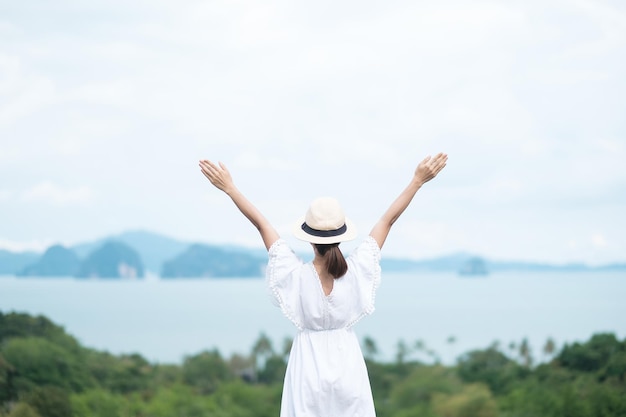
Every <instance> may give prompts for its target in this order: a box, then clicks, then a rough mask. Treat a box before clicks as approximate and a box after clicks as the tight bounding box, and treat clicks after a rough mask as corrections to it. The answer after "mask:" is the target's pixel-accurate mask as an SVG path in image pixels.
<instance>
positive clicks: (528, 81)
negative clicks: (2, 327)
mask: <svg viewBox="0 0 626 417" xmlns="http://www.w3.org/2000/svg"><path fill="white" fill-rule="evenodd" d="M624 115H626V4H625V3H624V2H622V1H621V0H613V1H610V0H562V1H561V0H541V1H539V0H529V1H525V2H501V1H472V2H467V1H447V0H443V1H434V0H432V1H431V0H424V1H399V0H390V1H385V2H380V1H379V2H374V1H351V0H348V1H343V2H336V1H327V0H320V1H316V2H297V1H287V0H269V1H263V2H260V1H246V0H241V1H223V0H214V1H187V0H183V1H177V2H173V1H163V0H150V1H147V0H139V1H133V2H128V1H121V0H106V1H105V0H93V1H88V2H86V1H77V0H59V1H55V2H49V1H36V0H24V1H19V2H17V1H12V2H2V3H0V247H1V248H5V249H10V250H14V251H22V250H44V249H45V248H46V247H47V246H48V245H51V244H53V243H57V242H60V243H63V244H66V245H71V244H76V243H80V242H85V241H90V240H94V239H98V238H102V237H105V236H109V235H113V234H118V233H121V232H123V231H127V230H149V231H153V232H157V233H163V234H166V235H168V236H171V237H173V238H176V239H181V240H186V241H195V242H207V243H228V244H237V245H245V246H249V247H261V246H262V242H261V240H260V238H259V236H258V234H257V232H256V230H255V229H254V228H253V227H252V226H251V225H250V224H249V223H247V221H246V220H245V219H244V218H243V216H241V214H240V213H238V212H237V210H236V209H235V207H234V205H233V204H232V202H231V201H230V200H229V199H228V197H227V196H226V195H224V194H222V193H221V192H219V191H218V190H216V189H215V188H213V187H212V186H211V185H210V183H209V182H208V181H207V180H206V179H205V178H204V177H203V176H202V175H201V173H200V171H199V169H198V160H199V159H201V158H207V159H211V160H216V161H217V160H221V161H223V162H224V163H225V164H226V165H227V166H228V167H229V169H230V171H231V173H232V175H233V177H234V179H235V182H236V184H237V186H238V187H239V188H240V189H241V190H242V191H243V192H244V194H246V196H247V197H248V198H249V199H250V200H251V201H252V202H253V203H254V204H255V205H256V206H257V207H258V208H259V209H260V210H261V211H262V212H263V213H264V214H265V216H266V217H267V218H268V219H269V220H270V221H271V222H272V223H273V224H274V225H275V227H276V228H277V230H278V231H279V232H280V233H281V235H282V236H284V237H285V238H286V239H288V241H290V242H292V243H293V245H294V247H295V248H296V249H303V248H304V249H305V248H306V244H303V243H299V242H297V241H295V240H294V239H293V238H292V237H291V236H290V230H291V227H292V226H293V224H294V222H295V221H296V220H297V219H298V218H300V217H301V216H302V215H303V214H304V212H305V211H306V209H307V207H308V204H309V203H310V201H311V200H312V199H313V198H315V197H318V196H323V195H329V196H334V197H336V198H338V199H339V200H340V201H341V203H342V205H343V207H344V210H345V212H346V214H347V216H348V217H350V218H351V219H352V220H353V221H354V222H355V223H356V224H357V226H358V227H359V232H360V238H363V237H364V236H366V235H367V233H368V232H369V230H370V228H371V227H372V226H373V224H374V223H375V222H376V221H377V220H378V218H379V217H380V216H381V215H382V213H383V212H384V210H386V208H387V207H388V206H389V204H390V203H391V202H392V201H393V199H394V198H395V197H396V196H397V195H398V194H399V193H400V192H401V191H402V189H403V188H404V187H405V186H406V185H407V184H408V182H409V181H410V179H411V177H412V175H413V172H414V169H415V167H416V166H417V164H418V163H419V161H421V160H422V159H423V158H424V157H425V156H426V155H432V154H434V153H437V152H440V151H443V152H446V153H447V154H448V156H449V161H448V166H447V167H446V168H445V169H444V170H443V171H442V172H441V173H440V175H439V176H438V177H437V178H435V179H434V180H433V181H432V182H429V183H427V184H426V185H425V186H424V187H423V188H422V189H421V190H420V191H419V192H418V194H417V195H416V197H415V199H414V201H413V202H412V204H411V206H410V207H409V208H408V209H407V211H406V212H405V213H404V214H403V216H402V217H401V218H400V220H399V221H398V222H397V223H396V225H395V226H394V229H393V230H392V232H391V235H390V237H389V239H388V241H387V243H386V244H385V247H384V249H383V255H385V256H390V257H391V256H393V257H410V258H415V259H425V258H431V257H435V256H440V255H446V254H450V253H454V252H458V251H463V252H470V253H473V254H478V255H482V256H485V257H488V258H490V259H495V260H529V261H541V262H551V263H567V262H585V263H588V264H591V265H600V264H606V263H612V262H626V220H625V218H626V215H625V213H626V163H625V162H624V161H625V160H626V117H625V116H624ZM351 244H356V242H355V243H348V244H345V245H346V246H345V247H346V249H349V248H350V247H351V246H350V245H351ZM302 245H304V246H302Z"/></svg>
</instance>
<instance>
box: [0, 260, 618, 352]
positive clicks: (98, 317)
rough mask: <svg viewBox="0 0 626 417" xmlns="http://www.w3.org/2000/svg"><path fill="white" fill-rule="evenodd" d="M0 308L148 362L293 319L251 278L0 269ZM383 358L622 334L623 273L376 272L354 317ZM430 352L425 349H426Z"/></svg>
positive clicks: (285, 331)
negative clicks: (369, 306)
mask: <svg viewBox="0 0 626 417" xmlns="http://www.w3.org/2000/svg"><path fill="white" fill-rule="evenodd" d="M0 311H2V312H3V313H8V312H10V311H17V312H25V313H29V314H32V315H38V314H43V315H45V316H47V317H48V318H50V319H51V320H52V321H54V322H55V323H57V324H59V325H61V326H63V327H64V328H65V329H66V331H67V332H69V333H70V334H72V335H73V336H75V337H76V338H77V339H78V340H79V341H80V342H81V343H82V344H83V345H85V346H88V347H91V348H95V349H98V350H105V351H109V352H111V353H114V354H120V353H139V354H141V355H143V356H144V357H145V358H146V359H148V360H150V361H151V362H155V363H181V362H182V360H183V359H184V357H185V356H186V355H193V354H197V353H200V352H201V351H203V350H212V349H218V350H219V352H220V353H221V354H222V355H223V356H224V357H229V356H230V355H232V354H233V353H239V354H248V353H250V351H251V349H252V346H253V344H254V342H255V341H256V340H257V338H258V337H259V335H260V334H261V333H265V334H266V335H267V336H268V337H269V338H270V339H271V340H272V342H273V344H274V348H275V349H276V350H277V351H280V350H282V347H283V343H284V340H285V339H286V338H290V337H293V336H294V335H295V333H296V329H295V327H293V325H291V323H290V322H289V321H288V320H287V319H286V318H284V317H283V315H282V313H281V312H280V310H279V309H278V308H277V307H275V306H274V305H273V304H272V303H271V302H270V300H269V296H268V294H267V291H266V288H265V282H264V280H263V279H261V278H258V279H249V278H247V279H231V278H229V279H184V280H160V279H148V280H135V281H130V280H78V279H73V278H52V279H51V278H15V277H7V276H4V277H0ZM355 331H356V332H357V334H358V335H359V339H360V340H363V338H364V337H366V336H368V337H370V338H372V339H373V340H374V341H375V342H376V344H377V346H378V350H379V353H378V356H377V359H379V360H384V361H391V360H394V358H395V353H396V351H397V350H396V347H397V345H398V343H399V341H400V340H402V341H404V343H405V344H406V345H407V346H409V347H412V346H415V345H416V342H417V341H418V340H419V341H421V342H422V343H423V344H424V345H425V346H426V348H425V349H422V350H414V351H413V352H412V353H411V354H410V355H409V356H408V358H413V359H419V360H423V361H432V360H434V359H433V358H435V357H438V358H439V359H440V360H441V361H443V362H444V363H448V364H450V363H453V362H454V361H455V359H456V358H457V357H458V356H459V355H460V354H462V353H465V352H468V351H470V350H471V349H479V348H486V347H488V346H489V345H491V344H492V343H494V342H496V343H499V345H500V347H501V349H502V350H503V351H504V352H505V353H509V354H511V355H514V351H513V350H509V345H510V344H511V343H514V344H517V345H519V343H520V342H521V340H522V339H523V338H527V339H528V341H529V342H530V346H531V349H532V353H533V355H534V357H535V359H536V360H539V361H541V360H543V359H545V356H544V355H543V346H544V345H545V342H546V340H547V339H548V338H549V337H550V338H552V339H554V341H555V342H556V343H557V349H559V348H560V347H561V346H562V345H563V343H572V342H575V341H585V340H587V339H588V338H589V337H590V336H591V335H593V334H594V333H599V332H612V333H614V334H616V335H617V336H618V337H619V338H620V339H622V338H624V337H626V274H624V273H623V272H600V273H598V272H593V273H592V272H577V273H569V272H568V273H563V272H558V273H556V272H550V273H519V272H515V273H514V272H509V273H495V274H491V275H489V276H487V277H484V278H483V277H481V278H473V277H461V276H458V275H456V274H446V273H419V274H417V273H416V274H408V273H407V274H384V273H383V280H382V284H381V286H380V288H379V290H378V293H377V297H376V311H375V312H374V314H373V315H371V316H368V317H365V318H364V319H363V320H362V321H361V322H359V323H358V324H357V325H356V326H355ZM429 350H430V354H429V353H427V351H429Z"/></svg>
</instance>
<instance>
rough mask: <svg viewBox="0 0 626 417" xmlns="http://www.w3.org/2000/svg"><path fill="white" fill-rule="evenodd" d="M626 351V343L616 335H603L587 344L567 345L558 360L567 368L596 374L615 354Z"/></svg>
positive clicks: (595, 336)
mask: <svg viewBox="0 0 626 417" xmlns="http://www.w3.org/2000/svg"><path fill="white" fill-rule="evenodd" d="M625 351H626V343H622V342H620V341H619V340H617V338H616V337H615V335H614V334H611V333H601V334H595V335H593V336H592V337H591V339H590V340H589V341H588V342H586V343H574V344H572V345H565V346H564V347H563V350H562V351H561V353H560V354H559V355H558V356H557V358H556V359H557V360H558V361H559V363H560V364H561V366H564V367H566V368H569V369H574V370H577V371H582V372H595V371H600V370H601V369H603V368H604V367H606V366H607V365H608V363H609V361H610V360H611V358H612V356H613V355H614V354H616V353H618V352H625Z"/></svg>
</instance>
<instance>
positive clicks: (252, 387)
mask: <svg viewBox="0 0 626 417" xmlns="http://www.w3.org/2000/svg"><path fill="white" fill-rule="evenodd" d="M166 334H167V331H165V332H164V338H166V337H167V336H166ZM450 342H451V343H452V342H453V340H450ZM164 343H166V340H165V339H164ZM289 347H290V341H289V340H285V341H283V344H282V346H281V347H280V348H278V349H276V348H275V346H274V345H273V343H272V341H271V340H269V339H268V338H267V337H266V336H265V335H264V334H261V335H260V336H259V338H258V340H257V341H256V343H255V344H254V346H252V347H251V348H250V349H249V351H248V352H242V353H240V354H233V355H232V356H231V357H229V358H226V357H223V356H222V355H221V354H220V352H219V351H217V350H215V349H208V350H206V351H203V352H199V353H197V354H194V355H190V356H187V357H186V358H185V359H184V361H183V362H182V363H181V364H156V363H150V362H149V361H147V360H146V359H144V358H143V357H142V356H141V355H138V354H126V355H113V354H110V353H107V352H102V351H97V350H94V349H90V348H88V347H85V346H82V345H81V344H80V343H79V342H78V341H77V340H76V339H75V338H74V337H73V336H71V335H69V334H67V333H66V332H65V331H64V329H63V328H62V327H60V326H58V325H56V324H54V323H52V322H51V321H50V320H48V319H47V318H45V317H42V316H38V317H33V316H30V315H26V314H17V313H1V312H0V416H1V417H72V416H73V417H178V416H185V417H206V416H217V417H270V416H272V417H276V416H278V414H279V407H280V396H281V390H282V379H283V376H284V372H285V367H286V360H287V356H288V351H289ZM554 349H555V346H554V343H553V342H552V341H551V340H548V341H547V343H546V346H545V347H544V349H543V351H544V359H545V362H544V363H542V364H540V365H538V366H534V365H533V357H532V355H531V350H530V347H529V346H528V344H527V343H526V342H525V341H522V343H520V344H519V346H512V347H511V349H508V351H509V354H506V353H505V352H503V351H502V350H501V349H500V348H499V346H498V345H496V344H494V345H493V346H490V347H488V348H486V349H484V350H476V351H471V352H467V353H465V354H463V355H461V356H460V357H459V359H458V362H457V364H456V365H454V366H443V365H441V364H438V363H437V359H436V357H437V355H436V353H434V352H432V351H428V353H429V354H430V356H431V357H432V358H433V359H432V360H431V361H429V362H428V363H423V362H419V361H416V360H414V359H411V358H412V357H413V356H415V355H414V353H415V351H416V350H422V351H425V350H426V347H425V346H424V345H423V344H421V343H419V342H417V343H415V344H414V345H409V344H407V343H404V342H399V343H398V352H397V356H396V360H395V361H393V362H380V361H378V360H376V356H377V349H376V342H375V341H374V340H372V339H371V338H367V337H366V338H365V339H364V340H363V351H364V352H365V354H366V357H367V365H368V369H369V373H370V379H371V384H372V389H373V393H374V398H375V402H376V408H377V413H378V416H379V417H497V416H499V417H531V416H541V417H623V416H626V341H624V340H623V341H620V340H618V339H617V338H616V337H615V336H614V335H613V334H596V335H594V336H593V337H591V338H590V339H589V340H588V341H586V342H585V343H575V344H571V345H566V346H563V347H562V349H561V350H560V351H558V352H557V351H555V350H554ZM242 350H244V349H243V347H242ZM245 350H247V349H245Z"/></svg>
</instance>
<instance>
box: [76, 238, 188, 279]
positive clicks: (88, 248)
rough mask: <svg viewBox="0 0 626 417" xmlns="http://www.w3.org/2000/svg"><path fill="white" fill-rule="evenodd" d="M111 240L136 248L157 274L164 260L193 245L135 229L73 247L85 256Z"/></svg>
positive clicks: (146, 265)
mask: <svg viewBox="0 0 626 417" xmlns="http://www.w3.org/2000/svg"><path fill="white" fill-rule="evenodd" d="M109 240H115V241H118V242H122V243H125V244H126V245H128V246H130V247H132V248H133V249H135V250H136V251H137V252H138V253H139V255H140V256H141V259H142V261H143V264H144V266H145V268H146V269H147V270H148V271H151V272H153V273H155V274H158V273H159V272H160V271H161V268H162V266H163V262H165V261H166V260H169V259H172V258H174V257H175V256H176V255H179V254H180V253H182V252H183V251H184V250H185V249H187V248H188V247H189V246H190V245H191V243H190V242H181V241H179V240H176V239H172V238H170V237H167V236H164V235H161V234H157V233H152V232H147V231H143V230H133V231H129V232H124V233H121V234H118V235H113V236H109V237H107V238H103V239H98V240H96V241H93V242H88V243H82V244H79V245H76V246H74V247H73V249H74V251H75V252H76V253H77V254H78V256H80V257H81V258H85V257H86V256H87V255H88V254H89V253H90V252H93V251H94V250H95V249H97V248H99V247H101V246H102V245H103V244H104V242H106V241H109Z"/></svg>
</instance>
